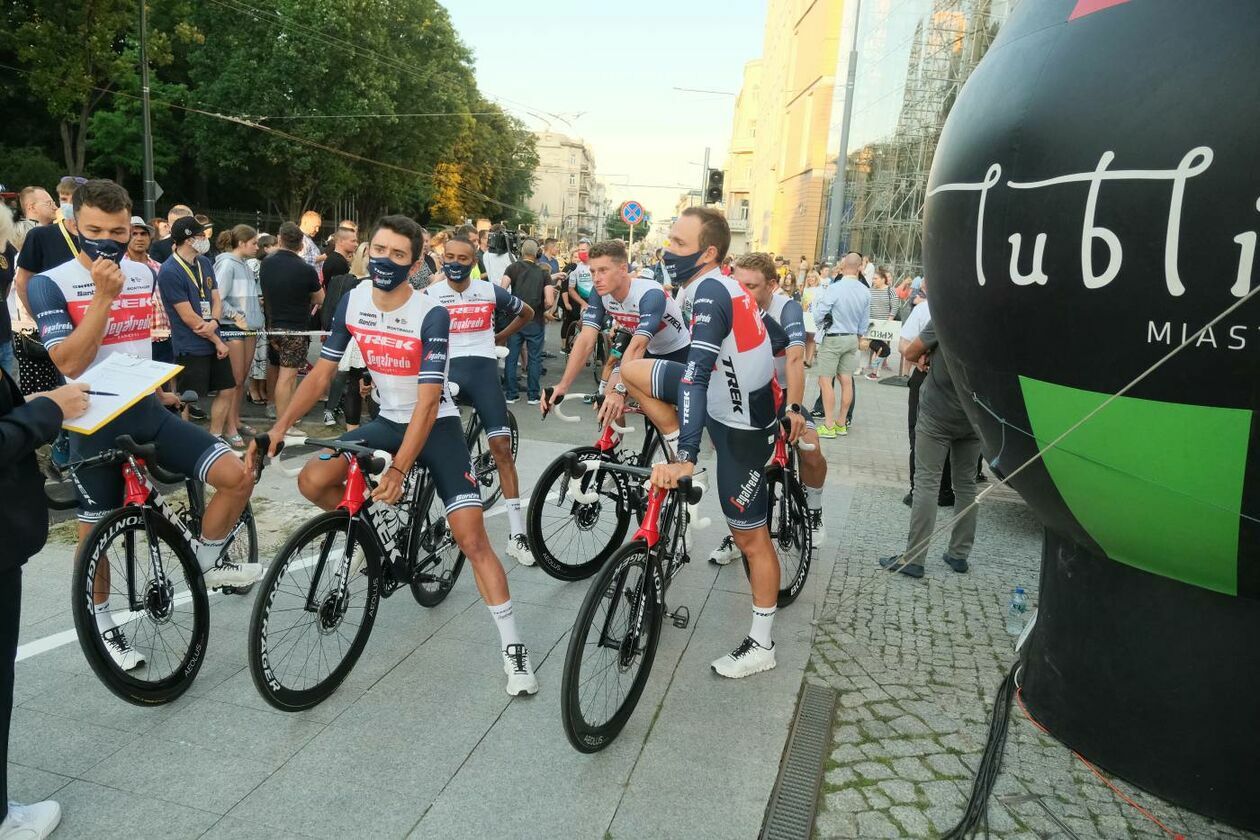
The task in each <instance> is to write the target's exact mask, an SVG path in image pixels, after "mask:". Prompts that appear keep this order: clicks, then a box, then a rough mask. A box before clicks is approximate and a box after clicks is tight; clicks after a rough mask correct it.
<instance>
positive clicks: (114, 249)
mask: <svg viewBox="0 0 1260 840" xmlns="http://www.w3.org/2000/svg"><path fill="white" fill-rule="evenodd" d="M79 243H80V244H81V245H82V247H83V253H84V254H86V255H87V258H88V259H89V260H91V261H92V262H96V259H97V257H104V258H105V259H107V260H109V261H110V262H112V263H114V264H118V263H120V262H122V258H123V255H124V254H126V253H127V243H126V242H119V241H118V240H117V239H88V238H87V237H86V236H80V237H79Z"/></svg>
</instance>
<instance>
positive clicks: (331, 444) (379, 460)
mask: <svg viewBox="0 0 1260 840" xmlns="http://www.w3.org/2000/svg"><path fill="white" fill-rule="evenodd" d="M302 443H303V445H305V446H318V447H320V448H322V449H331V450H333V451H334V452H346V453H349V454H351V455H353V456H355V458H357V459H358V461H359V466H361V467H362V468H363V469H364V470H365V471H367V473H368V474H369V475H381V474H382V473H384V472H385V471H386V470H387V469H389V468H390V467H391V466H393V463H394V456H393V455H391V454H389V453H388V452H386V451H384V450H383V449H368V448H367V447H366V446H360V445H359V444H357V443H351V442H350V441H346V440H318V439H316V438H306V439H304V440H303V441H302Z"/></svg>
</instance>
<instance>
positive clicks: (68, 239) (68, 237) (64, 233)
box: [57, 222, 79, 259]
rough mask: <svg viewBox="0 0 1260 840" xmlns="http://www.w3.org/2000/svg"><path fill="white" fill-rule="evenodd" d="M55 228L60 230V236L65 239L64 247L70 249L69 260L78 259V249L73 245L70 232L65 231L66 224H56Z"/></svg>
mask: <svg viewBox="0 0 1260 840" xmlns="http://www.w3.org/2000/svg"><path fill="white" fill-rule="evenodd" d="M57 227H58V228H60V230H61V235H62V236H64V237H65V238H66V245H67V247H69V248H70V254H71V258H72V259H78V258H79V247H78V246H77V245H75V244H74V237H72V236H71V235H70V231H68V230H66V223H65V222H57Z"/></svg>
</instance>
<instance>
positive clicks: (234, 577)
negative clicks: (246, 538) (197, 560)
mask: <svg viewBox="0 0 1260 840" xmlns="http://www.w3.org/2000/svg"><path fill="white" fill-rule="evenodd" d="M263 571H264V569H263V565H262V563H245V564H241V563H233V562H232V561H230V560H223V559H221V560H219V562H218V563H216V564H215V565H214V566H212V567H210V568H209V569H206V570H205V571H203V572H202V573H201V577H202V580H204V581H205V582H206V589H218V588H219V587H221V586H249V585H250V584H251V583H256V582H257V581H259V580H260V579H261V578H262V576H263Z"/></svg>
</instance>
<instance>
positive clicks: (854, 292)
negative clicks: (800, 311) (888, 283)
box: [810, 253, 871, 438]
mask: <svg viewBox="0 0 1260 840" xmlns="http://www.w3.org/2000/svg"><path fill="white" fill-rule="evenodd" d="M861 271H862V257H861V255H859V254H856V253H848V254H845V255H844V259H843V260H842V261H841V262H840V272H841V276H840V277H839V279H837V280H833V281H832V282H831V284H830V285H828V286H827V287H826V288H824V289H823V290H822V291H820V292H818V293H817V294H816V295H815V296H814V304H813V306H811V307H810V314H812V315H813V316H814V323H816V324H817V325H818V330H819V332H822V333H823V339H822V342H821V347H820V349H819V351H818V387H819V389H820V390H821V391H822V402H823V425H821V426H819V427H818V436H819V437H820V438H834V437H836V435H840V436H844V435H847V434H848V433H849V427H848V425H846V424H845V423H843V422H841V421H838V420H836V418H837V417H840V418H845V417H847V416H848V414H849V405H850V404H852V402H853V372H854V371H855V370H857V368H858V339H859V338H861V337H862V336H864V335H866V330H867V328H868V327H870V324H871V290H870V289H869V288H867V286H866V284H864V283H863V282H862V281H861V279H859V278H860V275H861ZM833 377H839V379H840V412H839V414H836V411H835V408H836V397H835V388H834V387H833V386H832V378H833Z"/></svg>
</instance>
